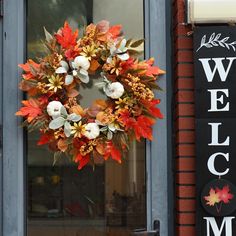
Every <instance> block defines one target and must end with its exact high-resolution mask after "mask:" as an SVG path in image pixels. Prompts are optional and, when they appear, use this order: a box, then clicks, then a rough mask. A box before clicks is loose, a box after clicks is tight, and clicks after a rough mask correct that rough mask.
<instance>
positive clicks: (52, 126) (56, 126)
mask: <svg viewBox="0 0 236 236" xmlns="http://www.w3.org/2000/svg"><path fill="white" fill-rule="evenodd" d="M64 123H65V119H64V118H63V117H58V118H56V119H54V120H52V121H51V122H50V123H49V128H50V129H59V128H60V127H62V126H63V125H64Z"/></svg>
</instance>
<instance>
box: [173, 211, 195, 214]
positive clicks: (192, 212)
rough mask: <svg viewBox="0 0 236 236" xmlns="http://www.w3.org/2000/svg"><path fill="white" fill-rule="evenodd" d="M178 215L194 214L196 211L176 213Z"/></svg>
mask: <svg viewBox="0 0 236 236" xmlns="http://www.w3.org/2000/svg"><path fill="white" fill-rule="evenodd" d="M177 212H178V213H179V214H195V213H196V211H177Z"/></svg>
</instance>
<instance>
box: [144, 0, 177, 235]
mask: <svg viewBox="0 0 236 236" xmlns="http://www.w3.org/2000/svg"><path fill="white" fill-rule="evenodd" d="M144 13H145V14H144V15H145V41H146V43H145V57H146V58H149V57H155V59H156V63H157V64H158V66H159V67H160V68H161V69H163V70H166V71H167V73H166V74H165V76H163V77H161V79H160V80H159V85H160V87H161V88H162V89H163V92H158V93H157V97H158V98H160V99H161V104H160V105H159V107H160V109H161V111H162V113H163V114H164V119H163V120H158V122H157V124H156V125H155V127H154V130H153V133H154V141H153V142H147V145H146V153H147V162H146V165H147V226H148V230H151V229H153V222H154V220H159V221H160V228H161V229H160V232H161V233H160V235H161V236H173V235H174V231H173V218H174V214H173V212H174V211H173V201H174V196H173V173H172V151H171V150H172V133H171V132H172V111H171V107H172V104H171V103H172V86H171V48H172V47H171V46H172V45H171V0H144Z"/></svg>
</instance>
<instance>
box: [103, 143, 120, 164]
mask: <svg viewBox="0 0 236 236" xmlns="http://www.w3.org/2000/svg"><path fill="white" fill-rule="evenodd" d="M109 157H111V158H112V159H113V160H115V161H117V162H118V163H119V164H121V153H120V151H119V149H117V148H116V147H115V145H114V144H113V143H112V142H111V141H109V142H107V147H106V153H105V154H104V159H105V160H107V159H108V158H109Z"/></svg>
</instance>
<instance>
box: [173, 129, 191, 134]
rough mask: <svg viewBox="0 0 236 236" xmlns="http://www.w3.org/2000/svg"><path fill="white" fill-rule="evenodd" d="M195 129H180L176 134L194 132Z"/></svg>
mask: <svg viewBox="0 0 236 236" xmlns="http://www.w3.org/2000/svg"><path fill="white" fill-rule="evenodd" d="M194 131H195V130H194V129H178V130H175V133H179V132H194Z"/></svg>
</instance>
